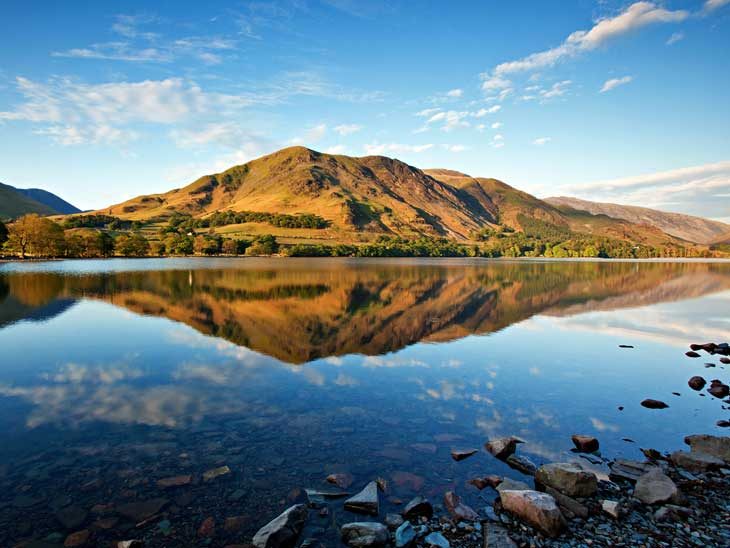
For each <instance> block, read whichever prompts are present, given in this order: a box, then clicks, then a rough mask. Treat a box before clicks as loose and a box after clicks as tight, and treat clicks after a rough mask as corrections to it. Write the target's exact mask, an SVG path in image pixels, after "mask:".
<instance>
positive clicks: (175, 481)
mask: <svg viewBox="0 0 730 548" xmlns="http://www.w3.org/2000/svg"><path fill="white" fill-rule="evenodd" d="M192 479H193V477H192V476H191V475H190V474H187V475H182V476H172V477H169V478H162V479H159V480H157V487H160V488H161V489H169V488H171V487H182V486H183V485H188V484H189V483H190V482H191V481H192Z"/></svg>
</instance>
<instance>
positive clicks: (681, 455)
mask: <svg viewBox="0 0 730 548" xmlns="http://www.w3.org/2000/svg"><path fill="white" fill-rule="evenodd" d="M669 460H670V461H671V462H672V464H674V466H677V467H679V468H684V469H685V470H689V471H690V472H707V471H709V470H717V469H718V468H722V466H724V464H725V461H723V460H722V459H719V458H717V457H713V456H712V455H707V454H705V453H698V452H695V451H693V452H691V453H688V452H686V451H675V452H674V453H672V454H671V455H669Z"/></svg>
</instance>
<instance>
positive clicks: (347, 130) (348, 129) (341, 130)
mask: <svg viewBox="0 0 730 548" xmlns="http://www.w3.org/2000/svg"><path fill="white" fill-rule="evenodd" d="M333 129H334V131H335V133H338V134H339V135H342V136H343V137H345V136H346V135H352V134H353V133H357V132H358V131H360V130H361V129H362V126H359V125H357V124H341V125H339V126H335V127H334V128H333Z"/></svg>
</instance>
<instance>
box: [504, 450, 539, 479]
mask: <svg viewBox="0 0 730 548" xmlns="http://www.w3.org/2000/svg"><path fill="white" fill-rule="evenodd" d="M504 462H506V463H507V464H508V465H509V467H510V468H514V469H515V470H517V471H518V472H522V473H523V474H526V475H528V476H534V475H535V472H536V471H537V466H536V465H535V463H534V462H532V461H531V460H530V459H528V458H527V457H523V456H521V455H510V456H509V457H507V458H506V459H505V461H504Z"/></svg>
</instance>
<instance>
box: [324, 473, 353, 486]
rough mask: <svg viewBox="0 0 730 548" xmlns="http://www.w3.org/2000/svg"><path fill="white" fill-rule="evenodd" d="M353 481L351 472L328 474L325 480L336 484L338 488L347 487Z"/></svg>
mask: <svg viewBox="0 0 730 548" xmlns="http://www.w3.org/2000/svg"><path fill="white" fill-rule="evenodd" d="M353 481H354V479H353V477H352V474H345V473H342V474H330V475H329V476H327V482H328V483H331V484H333V485H336V486H337V487H339V488H340V489H347V488H348V487H350V485H352V482H353Z"/></svg>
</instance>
